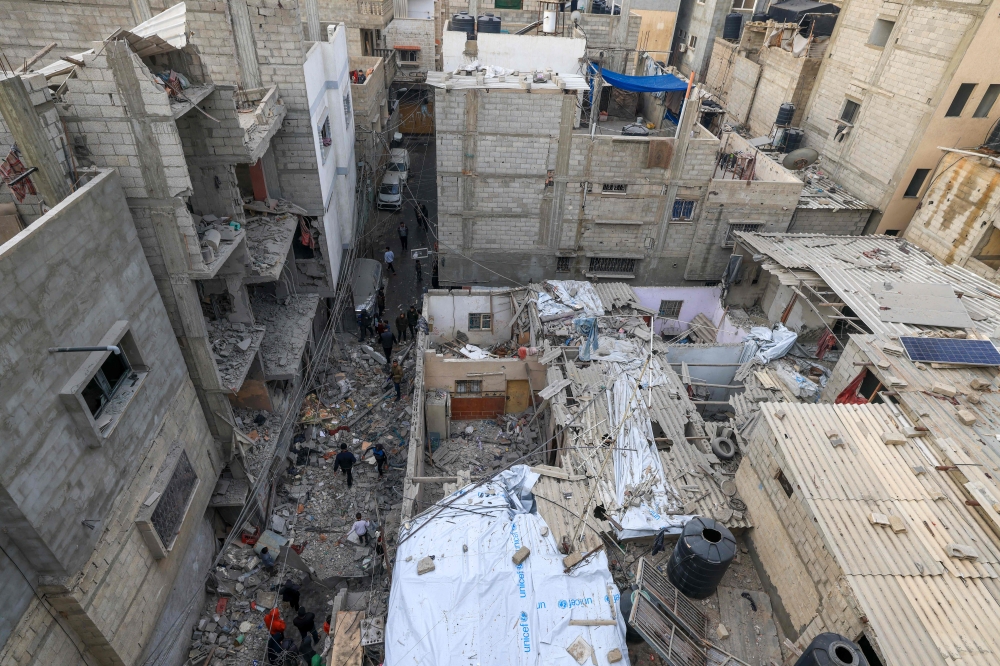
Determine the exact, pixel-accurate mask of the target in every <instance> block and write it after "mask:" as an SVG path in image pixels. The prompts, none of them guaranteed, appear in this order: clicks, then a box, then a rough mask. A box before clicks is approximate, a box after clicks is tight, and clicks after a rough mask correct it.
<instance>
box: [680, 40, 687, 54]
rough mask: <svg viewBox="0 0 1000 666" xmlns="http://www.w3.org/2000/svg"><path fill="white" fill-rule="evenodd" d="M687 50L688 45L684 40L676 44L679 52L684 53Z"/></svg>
mask: <svg viewBox="0 0 1000 666" xmlns="http://www.w3.org/2000/svg"><path fill="white" fill-rule="evenodd" d="M687 50H688V45H687V44H685V43H684V42H681V43H680V44H678V45H677V51H678V52H679V53H684V52H685V51H687Z"/></svg>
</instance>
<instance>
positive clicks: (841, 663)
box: [795, 632, 868, 666]
mask: <svg viewBox="0 0 1000 666" xmlns="http://www.w3.org/2000/svg"><path fill="white" fill-rule="evenodd" d="M795 666H868V660H867V659H865V656H864V654H862V652H861V648H860V647H858V645H857V643H855V642H854V641H852V640H850V639H849V638H844V637H843V636H841V635H840V634H832V633H829V632H828V633H825V634H820V635H819V636H817V637H816V638H814V639H812V643H810V644H809V647H807V648H806V649H805V651H804V652H803V653H802V656H801V657H799V658H798V661H796V662H795Z"/></svg>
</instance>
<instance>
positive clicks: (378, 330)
mask: <svg viewBox="0 0 1000 666" xmlns="http://www.w3.org/2000/svg"><path fill="white" fill-rule="evenodd" d="M387 328H389V325H388V324H386V323H385V320H384V319H379V320H378V321H377V322H376V323H375V337H376V338H379V339H380V340H381V339H382V332H383V331H384V330H385V329H387Z"/></svg>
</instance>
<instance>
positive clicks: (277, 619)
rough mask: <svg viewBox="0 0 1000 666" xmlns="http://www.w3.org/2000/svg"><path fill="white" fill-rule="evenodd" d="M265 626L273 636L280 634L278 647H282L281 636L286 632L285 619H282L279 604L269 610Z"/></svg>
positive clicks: (265, 618) (265, 617)
mask: <svg viewBox="0 0 1000 666" xmlns="http://www.w3.org/2000/svg"><path fill="white" fill-rule="evenodd" d="M264 626H265V627H267V631H268V632H269V633H270V634H271V635H272V636H279V638H278V647H279V648H280V647H281V638H280V637H284V634H285V621H284V620H282V619H281V611H280V610H278V608H277V606H275V607H274V608H272V609H271V610H270V611H268V613H267V615H265V616H264Z"/></svg>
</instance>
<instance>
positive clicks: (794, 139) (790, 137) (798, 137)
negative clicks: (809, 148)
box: [785, 127, 805, 153]
mask: <svg viewBox="0 0 1000 666" xmlns="http://www.w3.org/2000/svg"><path fill="white" fill-rule="evenodd" d="M804 134H805V132H803V131H802V130H800V129H799V128H798V127H789V128H788V129H787V130H785V152H786V153H790V152H792V151H793V150H798V148H799V146H801V145H802V137H803V135H804Z"/></svg>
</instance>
